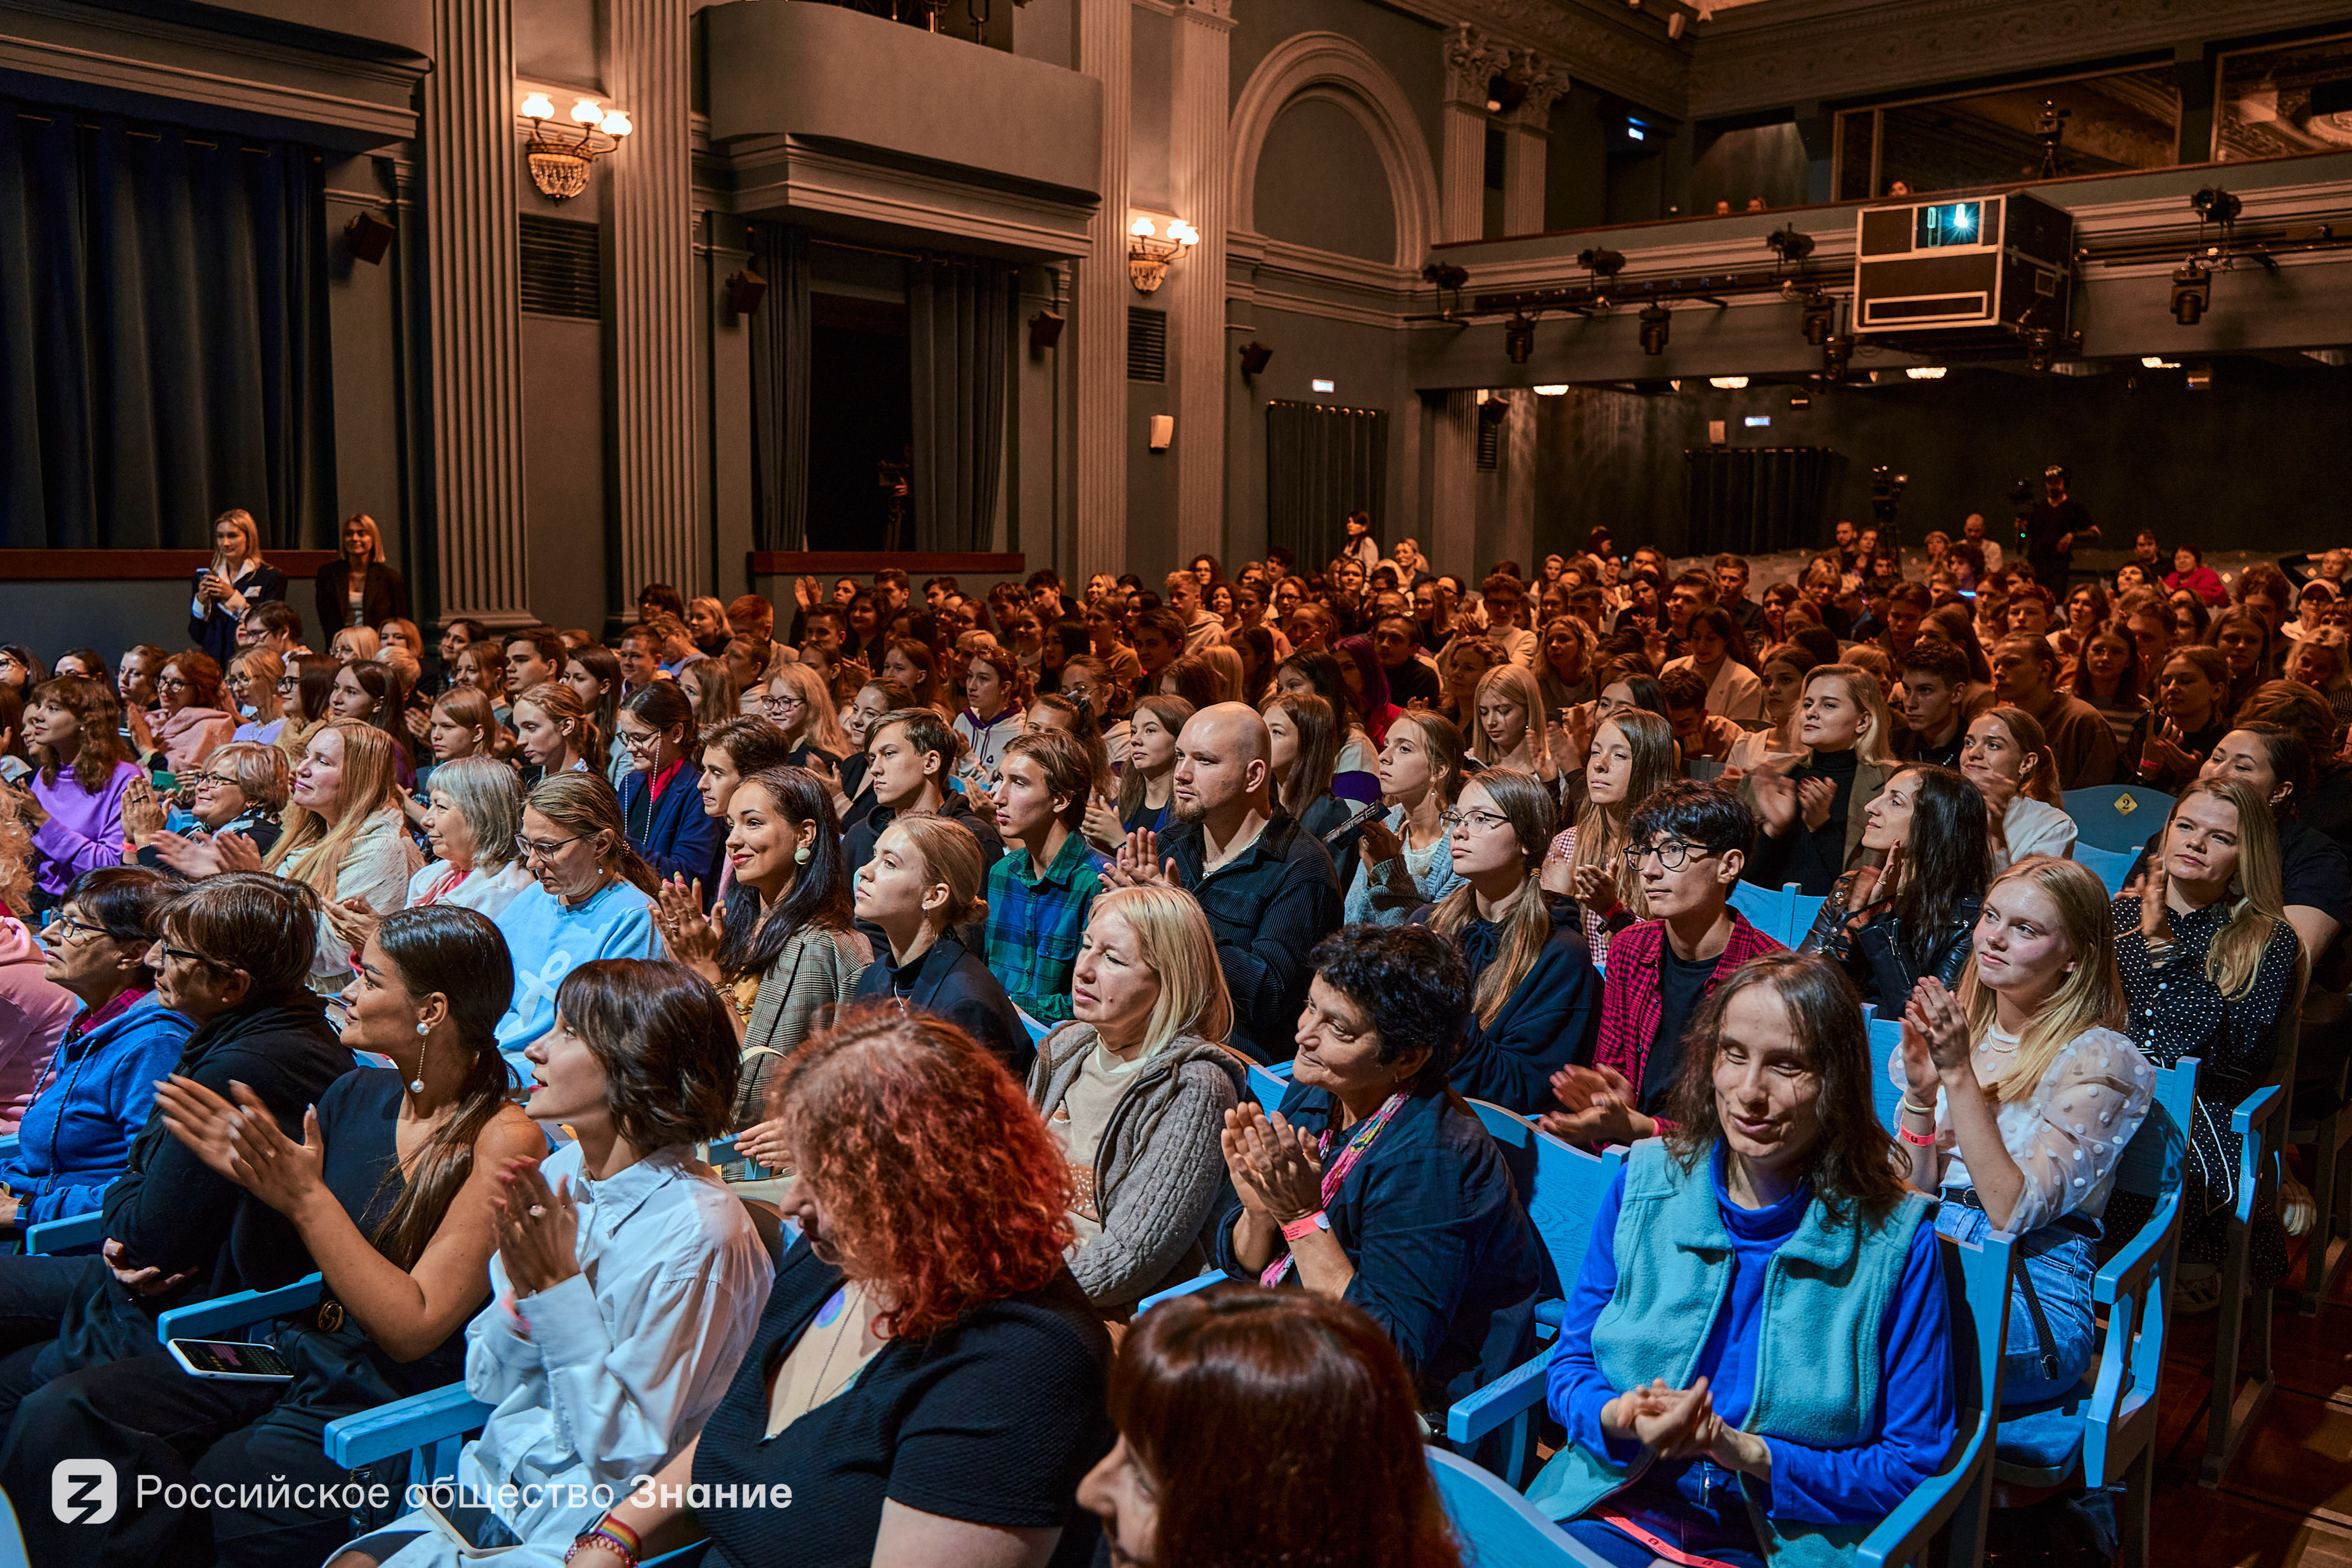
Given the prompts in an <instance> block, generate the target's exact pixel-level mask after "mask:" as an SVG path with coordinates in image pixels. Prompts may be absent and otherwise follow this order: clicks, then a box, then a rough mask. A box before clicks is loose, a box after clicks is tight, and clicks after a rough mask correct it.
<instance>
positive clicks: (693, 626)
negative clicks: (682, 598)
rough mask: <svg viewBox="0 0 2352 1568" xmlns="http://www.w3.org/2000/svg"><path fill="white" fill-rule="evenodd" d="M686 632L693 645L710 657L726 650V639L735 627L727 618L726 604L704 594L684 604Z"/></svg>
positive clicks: (714, 656)
mask: <svg viewBox="0 0 2352 1568" xmlns="http://www.w3.org/2000/svg"><path fill="white" fill-rule="evenodd" d="M686 634H687V635H688V637H690V638H692V639H693V640H694V645H695V646H696V647H697V648H699V649H700V650H702V652H703V653H705V654H707V655H709V657H711V658H714V659H715V658H717V657H719V655H720V654H721V653H725V652H726V651H727V640H728V639H729V638H730V637H732V636H733V635H734V634H735V628H734V627H733V626H732V625H731V624H730V623H729V622H728V620H727V606H726V605H724V604H722V603H720V602H719V601H718V600H716V599H712V598H709V597H708V596H705V597H703V598H699V599H694V600H689V601H688V602H687V606H686Z"/></svg>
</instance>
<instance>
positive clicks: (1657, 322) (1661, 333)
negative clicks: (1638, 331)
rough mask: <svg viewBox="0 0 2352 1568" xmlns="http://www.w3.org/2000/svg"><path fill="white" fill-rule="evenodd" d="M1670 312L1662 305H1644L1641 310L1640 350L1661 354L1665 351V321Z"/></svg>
mask: <svg viewBox="0 0 2352 1568" xmlns="http://www.w3.org/2000/svg"><path fill="white" fill-rule="evenodd" d="M1671 319H1672V315H1671V313H1670V312H1669V311H1668V310H1667V309H1666V308H1665V307H1664V306H1663V305H1651V306H1647V307H1644V308H1643V311H1642V352H1643V353H1645V354H1652V355H1656V354H1663V353H1664V352H1665V351H1666V333H1667V331H1668V326H1667V323H1668V322H1669V321H1670V320H1671Z"/></svg>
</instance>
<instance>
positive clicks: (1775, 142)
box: [1691, 121, 1808, 213]
mask: <svg viewBox="0 0 2352 1568" xmlns="http://www.w3.org/2000/svg"><path fill="white" fill-rule="evenodd" d="M1699 146H1700V148H1701V151H1700V152H1699V154H1698V156H1697V157H1696V159H1695V160H1693V161H1692V163H1691V210H1692V211H1693V212H1698V213H1706V212H1712V211H1713V210H1714V208H1715V204H1716V203H1717V201H1718V200H1721V201H1727V202H1729V203H1730V204H1731V206H1732V210H1733V211H1735V212H1741V211H1745V210H1746V209H1747V206H1748V197H1750V196H1761V197H1763V198H1764V204H1765V205H1767V206H1770V207H1793V206H1798V205H1800V204H1803V203H1804V202H1805V201H1806V200H1807V199H1808V196H1807V192H1806V179H1807V173H1808V169H1807V165H1806V162H1805V143H1804V141H1803V139H1802V138H1801V137H1800V136H1799V135H1798V134H1797V127H1796V124H1795V122H1794V121H1790V122H1789V123H1787V124H1783V125H1759V126H1754V127H1751V128H1749V129H1748V130H1745V131H1725V132H1723V133H1722V134H1721V135H1718V136H1716V137H1714V138H1713V139H1712V140H1709V139H1708V138H1707V137H1706V135H1705V134H1704V133H1701V134H1700V136H1699Z"/></svg>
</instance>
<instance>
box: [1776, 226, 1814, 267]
mask: <svg viewBox="0 0 2352 1568" xmlns="http://www.w3.org/2000/svg"><path fill="white" fill-rule="evenodd" d="M1764 246H1765V248H1766V249H1767V250H1769V251H1770V252H1771V253H1772V254H1773V255H1774V256H1779V257H1780V259H1781V260H1782V261H1802V260H1804V259H1805V257H1807V256H1811V255H1812V254H1813V236H1812V235H1809V234H1800V233H1799V232H1798V231H1797V229H1796V226H1795V225H1790V226H1789V227H1787V228H1784V229H1774V230H1773V231H1772V232H1771V233H1770V234H1768V235H1765V236H1764Z"/></svg>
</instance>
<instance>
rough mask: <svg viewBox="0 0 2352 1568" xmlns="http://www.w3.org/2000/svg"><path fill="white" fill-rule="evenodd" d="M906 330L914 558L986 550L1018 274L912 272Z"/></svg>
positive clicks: (913, 268) (922, 267)
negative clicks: (911, 408)
mask: <svg viewBox="0 0 2352 1568" xmlns="http://www.w3.org/2000/svg"><path fill="white" fill-rule="evenodd" d="M907 325H908V361H909V364H910V367H911V370H912V373H913V377H914V411H915V471H914V474H913V476H912V484H913V487H914V495H913V500H914V521H915V534H914V538H913V539H912V541H911V542H910V544H909V547H908V548H910V549H919V550H984V549H988V548H989V546H990V544H991V542H992V538H993V535H994V533H995V529H996V486H997V480H998V478H999V476H1001V475H1002V474H1003V468H1004V402H1005V399H1004V388H1005V379H1006V376H1007V373H1008V361H1007V358H1006V356H1007V355H1008V354H1009V353H1010V352H1011V351H1012V340H1013V273H1012V268H1011V267H1010V266H1009V265H1008V264H1006V263H1004V262H1001V261H989V260H986V259H984V258H980V257H973V256H924V257H922V258H921V259H919V260H916V261H910V262H908V264H907Z"/></svg>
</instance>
